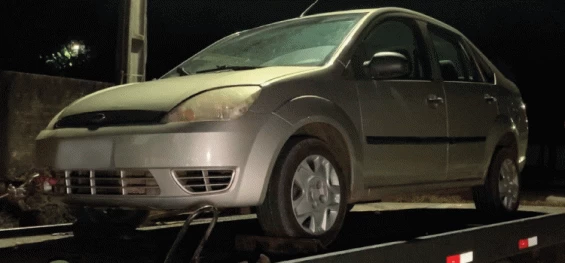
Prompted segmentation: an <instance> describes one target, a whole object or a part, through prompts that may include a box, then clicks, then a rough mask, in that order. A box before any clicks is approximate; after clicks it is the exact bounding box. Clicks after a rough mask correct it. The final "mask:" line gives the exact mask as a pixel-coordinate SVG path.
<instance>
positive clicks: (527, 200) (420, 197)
mask: <svg viewBox="0 0 565 263" xmlns="http://www.w3.org/2000/svg"><path fill="white" fill-rule="evenodd" d="M382 201H383V202H400V203H472V202H473V195H472V192H471V190H470V189H462V190H461V189H457V190H441V191H435V192H434V193H423V194H409V193H408V194H399V195H395V196H390V197H388V198H384V199H383V200H382ZM520 204H522V205H528V206H558V207H565V189H554V190H540V189H524V190H523V191H522V196H521V201H520Z"/></svg>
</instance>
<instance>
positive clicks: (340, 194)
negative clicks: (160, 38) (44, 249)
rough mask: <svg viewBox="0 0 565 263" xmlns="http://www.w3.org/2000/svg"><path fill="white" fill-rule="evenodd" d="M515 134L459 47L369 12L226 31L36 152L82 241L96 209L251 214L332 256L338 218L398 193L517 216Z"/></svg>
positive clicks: (397, 11) (97, 96)
mask: <svg viewBox="0 0 565 263" xmlns="http://www.w3.org/2000/svg"><path fill="white" fill-rule="evenodd" d="M527 122H528V121H527V117H526V111H525V105H524V103H523V101H522V98H521V94H520V91H519V90H518V89H517V87H516V85H515V84H514V83H512V82H511V81H510V80H508V79H507V78H506V77H505V76H504V75H503V74H502V73H501V72H500V71H499V70H498V69H497V68H496V67H495V66H494V65H493V64H492V63H491V62H490V61H489V59H487V57H485V55H484V54H483V53H481V51H480V50H478V49H477V47H476V46H475V45H473V43H471V42H470V41H469V39H467V38H466V37H465V36H464V35H463V34H461V33H460V32H459V31H457V30H456V29H454V28H452V27H451V26H449V25H446V24H445V23H442V22H440V21H438V20H436V19H433V18H431V17H429V16H426V15H424V14H421V13H417V12H414V11H411V10H406V9H401V8H378V9H370V10H368V9H367V10H351V11H343V12H332V13H324V14H316V15H309V16H304V17H300V18H295V19H290V20H286V21H281V22H277V23H273V24H269V25H265V26H261V27H257V28H254V29H250V30H246V31H242V32H237V33H234V34H232V35H229V36H227V37H225V38H223V39H221V40H219V41H217V42H215V43H213V44H212V45H210V46H209V47H207V48H205V49H203V50H202V51H200V52H199V53H197V54H195V55H194V56H193V57H191V58H189V59H187V60H186V61H184V62H183V63H181V64H180V65H178V66H177V67H175V68H174V69H172V70H171V71H170V72H169V73H167V74H165V75H164V76H162V77H161V78H160V79H157V80H153V81H147V82H142V83H130V84H125V85H119V86H115V87H111V88H108V89H104V90H101V91H99V92H96V93H93V94H90V95H88V96H86V97H84V98H81V99H79V100H77V101H75V102H74V103H72V104H70V105H69V106H67V107H66V108H64V109H63V110H62V111H61V112H60V113H59V114H58V115H57V116H56V117H54V118H53V120H52V121H51V123H50V124H49V125H48V127H46V128H45V130H43V131H42V132H41V133H40V134H39V135H38V137H37V149H38V150H37V151H38V152H37V153H38V160H39V161H40V163H41V164H44V165H46V166H49V167H51V169H52V170H53V171H55V172H56V174H57V175H58V176H60V178H61V182H63V183H64V185H63V186H64V187H63V189H64V190H63V192H64V194H65V195H66V200H67V202H68V203H69V204H71V205H74V206H78V207H81V209H83V210H84V211H87V212H86V213H90V214H89V215H90V216H89V217H79V221H78V222H82V223H83V224H84V225H85V226H90V225H92V224H94V223H96V222H101V221H103V220H93V219H92V218H93V216H92V213H93V211H99V210H103V211H104V212H105V213H104V214H105V216H106V218H110V219H112V218H114V219H116V220H118V221H120V222H130V223H131V224H132V225H135V224H137V223H139V221H140V219H139V218H141V217H143V216H144V215H146V214H147V213H146V212H143V211H148V210H151V209H189V208H191V207H192V208H193V207H197V206H199V205H203V204H211V205H215V206H217V207H220V208H232V207H256V211H257V215H258V219H259V222H260V224H261V226H262V228H263V230H264V231H265V233H266V234H267V235H271V236H283V237H309V238H312V237H313V238H318V239H319V240H321V241H322V243H323V244H330V243H331V242H332V241H333V240H334V239H335V238H336V236H337V233H338V232H339V230H340V228H341V226H342V223H343V221H344V217H345V214H346V212H347V211H348V210H349V208H350V207H351V205H353V204H355V203H358V202H368V201H377V200H379V199H381V198H382V197H383V196H386V195H389V194H397V193H400V192H406V191H410V192H412V191H429V190H434V189H443V188H462V187H468V188H472V189H473V193H474V198H475V202H476V206H477V209H479V210H481V211H484V212H487V213H490V214H492V215H502V214H506V213H510V212H513V211H515V210H516V209H517V207H518V203H519V190H520V176H519V175H520V171H521V170H522V168H523V166H524V164H525V153H526V145H527V140H528V124H527ZM116 208H119V209H116ZM127 209H130V210H127ZM84 211H83V212H84ZM111 211H122V212H111ZM123 211H130V213H127V212H123ZM132 211H133V212H135V213H134V214H133V215H132V213H133V212H132ZM140 211H142V212H140ZM81 218H82V219H81ZM84 218H88V219H84ZM124 218H126V219H124ZM98 219H100V217H98ZM81 220H82V221H81ZM85 222H86V223H85ZM89 224H90V225H89Z"/></svg>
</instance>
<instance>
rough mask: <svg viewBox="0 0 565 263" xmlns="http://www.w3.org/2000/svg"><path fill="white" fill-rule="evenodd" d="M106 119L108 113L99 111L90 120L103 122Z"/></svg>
mask: <svg viewBox="0 0 565 263" xmlns="http://www.w3.org/2000/svg"><path fill="white" fill-rule="evenodd" d="M104 120H106V115H104V113H98V114H96V115H95V116H94V118H92V119H91V120H90V121H91V122H93V123H102V122H103V121H104Z"/></svg>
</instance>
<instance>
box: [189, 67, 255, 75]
mask: <svg viewBox="0 0 565 263" xmlns="http://www.w3.org/2000/svg"><path fill="white" fill-rule="evenodd" d="M256 68H262V67H260V66H228V65H221V66H216V68H211V69H204V70H199V71H196V73H206V72H213V71H219V70H226V69H227V70H248V69H256Z"/></svg>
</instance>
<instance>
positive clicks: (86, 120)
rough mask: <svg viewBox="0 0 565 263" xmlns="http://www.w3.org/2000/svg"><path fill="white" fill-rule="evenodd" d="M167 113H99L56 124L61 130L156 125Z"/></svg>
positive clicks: (73, 117) (70, 117) (123, 111)
mask: <svg viewBox="0 0 565 263" xmlns="http://www.w3.org/2000/svg"><path fill="white" fill-rule="evenodd" d="M165 114H166V112H162V111H144V110H120V111H98V112H87V113H81V114H75V115H70V116H66V117H63V118H61V119H60V120H59V121H57V123H55V127H54V128H55V129H60V128H98V127H105V126H123V125H143V124H156V123H159V122H160V121H161V119H162V118H163V117H164V116H165Z"/></svg>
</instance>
